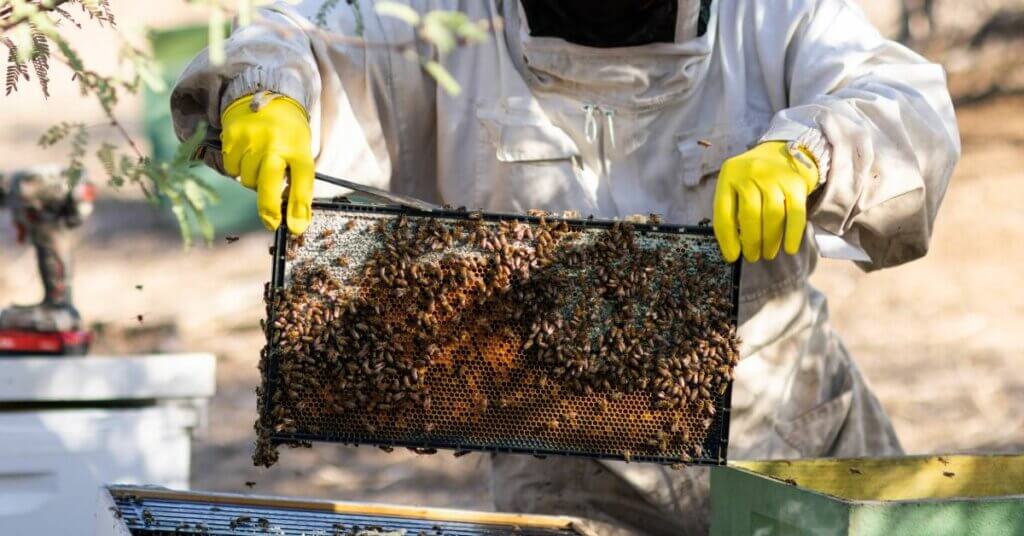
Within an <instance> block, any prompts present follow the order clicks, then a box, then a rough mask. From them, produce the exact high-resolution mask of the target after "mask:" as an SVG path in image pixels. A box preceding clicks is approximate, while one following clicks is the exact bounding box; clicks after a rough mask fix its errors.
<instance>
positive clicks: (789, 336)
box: [171, 0, 960, 535]
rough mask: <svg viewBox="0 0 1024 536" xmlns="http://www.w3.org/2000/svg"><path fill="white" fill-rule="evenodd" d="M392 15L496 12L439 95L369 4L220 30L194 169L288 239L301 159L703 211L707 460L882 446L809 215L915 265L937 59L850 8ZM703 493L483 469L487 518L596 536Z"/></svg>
mask: <svg viewBox="0 0 1024 536" xmlns="http://www.w3.org/2000/svg"><path fill="white" fill-rule="evenodd" d="M410 5H411V6H412V7H413V8H414V9H415V10H416V11H418V12H420V13H425V12H427V11H429V10H433V9H445V10H458V11H462V12H465V13H467V14H468V15H469V16H470V17H471V18H472V19H474V20H494V19H496V18H499V17H500V19H501V20H502V21H503V24H502V25H500V26H496V27H497V28H499V29H497V30H495V31H494V32H495V33H494V35H493V36H492V37H491V39H489V40H488V41H487V42H485V43H483V44H476V45H468V46H460V47H458V48H456V49H455V50H454V51H453V52H451V53H450V54H448V55H447V56H445V57H444V58H442V62H443V64H444V66H445V67H446V68H447V69H448V71H449V72H450V73H451V75H452V76H453V77H454V79H455V80H456V81H457V82H458V84H459V86H461V88H462V91H461V92H460V93H458V94H450V93H449V92H446V91H444V90H443V89H442V88H441V87H439V85H438V84H437V83H436V82H435V79H434V78H433V77H431V76H430V75H428V74H426V73H425V72H424V71H423V70H422V69H421V64H420V62H418V61H416V54H413V55H412V57H411V58H410V52H415V53H417V54H418V55H419V56H420V57H424V56H428V55H430V54H431V51H430V49H429V48H428V47H427V46H426V45H425V44H424V43H423V41H422V40H417V39H416V38H415V35H414V30H413V29H412V28H411V27H410V26H409V25H408V24H407V23H406V22H403V21H402V20H399V19H397V18H392V17H386V16H382V15H378V14H377V13H376V11H375V7H374V4H373V2H372V1H371V0H358V1H356V2H354V3H349V2H338V1H322V0H321V1H306V2H301V3H299V5H297V6H291V5H280V6H275V7H272V8H269V9H266V10H263V11H262V13H261V15H262V16H261V17H260V18H259V20H258V21H257V22H255V23H253V24H252V25H249V26H247V27H244V28H238V29H236V30H235V31H234V32H233V34H232V35H231V37H230V38H229V39H228V40H227V43H226V46H225V48H226V58H227V59H226V62H224V63H223V64H220V65H214V64H211V62H210V61H209V59H208V56H207V54H205V53H204V54H200V55H199V56H198V57H197V58H196V59H195V60H194V61H193V62H192V63H191V64H190V65H189V66H188V68H187V69H186V71H185V72H184V74H183V75H182V76H181V79H180V80H179V82H178V84H177V87H176V88H175V90H174V93H173V95H172V97H171V106H172V111H173V118H174V124H175V128H176V131H177V134H178V136H179V137H181V138H184V137H187V136H190V135H191V134H192V133H193V132H194V131H195V130H196V128H197V125H199V124H200V123H206V124H207V125H209V126H210V128H209V130H208V133H207V136H208V139H209V141H217V140H218V139H219V140H220V141H222V142H223V153H220V152H217V151H215V150H212V151H209V152H207V153H206V154H205V155H204V158H205V159H206V161H207V162H208V163H209V164H210V165H212V166H214V167H216V168H217V169H219V170H221V171H222V172H224V173H225V174H226V175H230V176H233V177H240V180H241V182H242V184H244V185H245V186H247V187H249V188H252V189H254V190H256V192H257V197H258V209H259V214H260V217H261V218H262V220H263V222H264V223H265V224H266V225H267V227H269V228H275V227H277V226H278V225H279V224H280V222H281V221H282V218H284V219H285V220H286V221H287V225H288V228H289V229H290V230H291V231H292V232H293V233H301V232H302V231H303V229H304V228H305V227H306V225H307V224H308V223H309V221H310V200H311V197H312V196H313V194H314V191H315V190H316V188H314V184H313V169H314V166H315V167H316V169H318V170H320V171H323V172H325V173H328V174H331V175H337V176H342V177H346V178H349V179H354V180H357V181H360V182H362V183H365V184H368V185H372V186H376V187H380V188H388V189H391V190H392V191H395V192H399V193H403V194H409V195H414V196H418V197H420V198H423V199H426V200H431V201H435V202H444V203H450V204H452V205H456V206H458V205H465V206H467V207H471V208H473V207H480V208H484V209H487V210H494V211H525V210H527V209H530V208H538V209H546V210H551V211H562V210H566V209H573V210H577V211H580V212H581V213H583V214H594V215H595V216H597V217H601V218H616V217H624V216H627V215H631V214H648V213H659V214H662V215H663V217H664V221H666V222H670V223H680V224H696V223H698V222H700V221H701V220H704V219H705V218H711V219H712V221H713V225H714V231H715V235H716V237H717V238H718V241H719V244H720V246H721V250H722V254H723V255H724V256H725V258H726V259H727V260H729V261H735V260H737V259H738V258H739V257H740V256H742V257H743V260H744V262H745V265H744V266H743V279H742V286H741V295H740V300H741V304H740V335H741V337H742V339H743V356H744V358H743V360H742V362H741V363H740V365H739V367H738V369H737V373H736V385H735V390H734V396H733V402H732V403H733V411H732V424H731V429H730V443H729V455H730V457H732V458H737V459H739V458H794V457H807V456H864V455H871V456H879V455H891V454H899V453H900V452H901V449H900V444H899V441H898V440H897V438H896V435H895V433H894V432H893V428H892V426H891V424H890V422H889V419H888V417H887V416H886V415H885V412H884V411H883V409H882V407H881V406H880V405H879V402H878V400H877V399H876V398H875V397H874V395H872V393H871V391H870V389H869V387H868V385H867V383H866V381H865V380H864V378H863V376H862V375H861V373H860V371H859V370H858V369H857V366H856V365H855V364H854V363H853V361H852V360H851V359H850V356H849V355H848V354H847V352H846V349H845V348H844V347H843V344H842V342H841V341H840V339H839V337H838V336H836V335H835V334H834V333H833V331H832V328H831V327H830V325H829V320H828V308H827V305H826V302H825V297H824V296H823V295H822V294H821V293H819V292H818V291H816V290H815V289H814V288H813V287H811V286H810V285H809V284H808V282H807V279H808V276H809V275H810V273H811V272H812V271H813V270H814V266H815V262H816V259H817V255H818V253H817V251H816V246H815V243H814V241H813V240H811V239H810V238H809V236H810V234H809V233H810V229H811V226H809V225H807V223H808V222H809V223H810V224H812V225H813V226H814V227H816V228H819V229H823V230H826V231H829V232H831V233H833V234H835V235H838V236H839V237H841V238H842V239H844V240H845V241H846V242H847V243H848V244H850V245H851V246H855V247H857V248H860V249H862V250H863V251H864V252H866V253H867V255H868V256H869V257H870V261H868V262H864V263H862V264H861V267H862V268H864V269H866V270H877V269H880V268H886V267H889V266H896V265H899V264H902V263H905V262H908V261H911V260H914V259H917V258H919V257H921V256H923V255H924V254H925V253H926V252H927V250H928V242H929V238H930V235H931V231H932V226H933V222H934V220H935V215H936V212H937V210H938V208H939V203H940V202H941V201H942V197H943V193H944V192H945V190H946V184H947V182H948V180H949V177H950V174H951V172H952V171H953V167H954V165H955V164H956V162H957V159H958V157H959V152H960V142H959V135H958V132H957V126H956V122H955V118H954V115H953V106H952V103H951V102H950V97H949V94H948V92H947V89H946V79H945V76H944V73H943V70H942V68H941V67H939V66H938V65H935V64H932V63H929V62H928V61H926V60H925V59H923V58H922V57H920V56H918V55H917V54H915V53H914V52H912V51H910V50H908V49H907V48H904V47H903V46H901V45H899V44H896V43H894V42H891V41H888V40H886V39H885V38H883V37H882V36H881V35H880V34H879V33H878V31H877V30H876V29H875V28H874V27H872V25H871V24H870V23H869V22H868V21H867V20H866V19H865V17H864V14H863V13H862V12H861V11H860V9H859V8H858V7H856V5H854V3H853V2H851V1H848V0H847V1H844V0H788V1H782V0H772V1H764V2H749V1H745V0H642V1H640V0H605V1H602V2H593V1H587V0H558V1H553V0H551V1H545V0H520V1H513V0H434V1H429V2H428V1H425V0H423V1H416V0H413V1H411V2H410ZM360 36H361V37H362V39H358V37H360ZM262 91H269V92H271V93H269V94H263V93H258V92H262ZM254 93H256V94H258V95H259V96H258V97H257V99H256V101H257V102H256V103H253V102H252V100H253V94H254ZM286 170H287V171H288V172H289V173H290V177H291V178H290V184H291V187H290V190H289V198H288V200H287V207H286V209H285V214H284V215H283V214H282V208H281V205H282V199H281V197H282V190H283V187H284V184H285V172H286ZM317 188H319V185H318V186H317ZM707 486H708V482H707V473H706V471H704V470H700V469H686V470H672V469H669V468H665V467H660V466H651V465H643V464H626V463H620V462H599V461H592V460H587V459H575V458H574V459H546V460H540V459H535V458H533V457H530V456H513V455H506V456H496V457H494V458H493V492H494V499H495V502H496V506H497V508H498V509H500V510H510V511H521V512H543V513H562V514H571V515H577V516H583V517H585V518H588V519H589V520H590V521H589V526H590V528H591V529H593V530H594V531H595V532H597V533H600V534H620V533H621V534H631V533H646V534H673V535H677V534H691V533H693V534H696V533H702V532H704V531H705V530H706V527H707V522H708V521H707V509H708V494H707Z"/></svg>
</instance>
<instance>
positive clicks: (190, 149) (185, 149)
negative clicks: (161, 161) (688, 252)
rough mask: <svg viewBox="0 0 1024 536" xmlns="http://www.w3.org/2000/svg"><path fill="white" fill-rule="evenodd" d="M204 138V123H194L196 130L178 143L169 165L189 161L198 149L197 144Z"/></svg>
mask: <svg viewBox="0 0 1024 536" xmlns="http://www.w3.org/2000/svg"><path fill="white" fill-rule="evenodd" d="M204 139H206V123H203V122H200V123H199V124H198V125H196V131H195V132H193V133H192V135H191V136H189V137H188V139H186V140H185V141H183V142H181V145H178V148H177V149H176V150H175V151H174V157H172V158H171V165H172V166H180V165H182V164H187V163H189V162H191V161H192V157H193V156H194V155H195V154H196V151H197V150H198V149H199V144H200V143H202V142H203V140H204Z"/></svg>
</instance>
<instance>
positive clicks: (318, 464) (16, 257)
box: [0, 2, 1024, 508]
mask: <svg viewBox="0 0 1024 536" xmlns="http://www.w3.org/2000/svg"><path fill="white" fill-rule="evenodd" d="M119 4H123V5H125V6H127V7H125V9H132V8H131V7H130V5H131V4H130V3H125V2H117V3H115V6H116V5H119ZM73 97H74V94H73V91H71V90H68V91H65V90H63V89H62V90H60V92H58V93H57V95H56V96H55V99H56V100H57V101H58V104H60V105H62V106H63V105H67V104H69V103H72V102H76V101H75V100H74V98H73ZM0 104H2V106H3V110H2V114H3V117H4V122H5V123H6V124H10V125H16V127H17V128H15V129H5V133H4V134H0V160H2V161H3V162H4V164H3V165H4V167H7V166H8V165H10V166H16V165H21V164H24V163H28V162H30V161H33V160H35V159H37V158H38V157H39V155H40V153H39V151H37V150H35V149H33V140H34V139H35V136H36V135H37V134H38V132H39V131H40V130H41V129H42V128H43V127H44V126H45V125H47V124H49V123H50V122H52V121H51V120H53V119H54V117H53V116H47V115H45V114H41V113H40V111H41V110H44V108H42V106H46V104H45V103H41V101H39V100H38V99H34V98H33V97H19V100H17V101H13V102H12V101H0ZM51 104H52V103H51ZM9 105H11V106H10V107H9ZM131 105H133V104H132V103H131V102H128V103H126V104H125V106H131ZM137 105H138V104H137V102H136V103H134V106H136V107H137ZM33 107H34V108H33ZM83 113H85V114H86V115H90V116H91V115H92V112H89V111H84V112H83ZM959 117H960V122H961V128H962V131H963V141H964V158H963V161H962V163H961V165H960V167H959V168H958V169H957V172H956V176H955V178H954V180H953V182H952V184H951V186H950V189H949V192H948V194H947V197H946V200H945V203H944V207H943V209H942V212H941V213H940V215H939V219H938V223H937V226H936V229H935V233H934V239H933V242H932V250H931V252H930V254H929V255H928V257H927V258H925V259H924V260H921V261H919V262H916V263H913V264H910V265H907V266H904V267H900V268H898V269H892V270H887V271H882V272H878V273H872V274H864V273H862V272H860V271H859V270H858V269H857V268H856V267H854V266H852V265H848V264H845V263H838V262H832V261H824V262H823V263H822V264H821V265H820V267H819V270H818V273H817V274H815V276H814V278H813V281H814V283H815V284H816V285H818V286H819V287H821V288H822V289H824V290H825V292H826V293H827V295H828V296H829V297H830V300H831V308H832V315H833V322H834V325H835V327H836V329H837V330H838V331H839V332H840V333H841V334H842V335H843V337H844V340H845V343H846V344H847V346H848V347H849V348H850V350H851V351H852V353H853V355H854V356H855V357H856V359H857V361H858V363H859V364H860V365H861V367H862V368H863V369H864V371H865V373H866V375H867V377H868V378H869V380H870V382H871V383H872V384H873V385H874V387H875V389H876V392H877V394H878V395H879V397H880V398H881V400H882V403H883V404H884V406H885V407H886V409H887V410H888V411H889V412H890V414H891V415H892V417H893V420H894V422H895V425H896V428H897V430H898V432H899V434H900V436H901V438H902V439H903V441H904V444H905V446H906V448H907V449H908V451H910V452H913V453H928V452H959V451H978V452H1013V451H1021V450H1024V375H1021V374H1020V373H1019V372H1018V371H1019V370H1020V369H1019V368H1018V367H1020V366H1021V365H1022V364H1024V358H1022V357H1021V355H1020V350H1021V348H1022V344H1021V342H1020V339H1019V337H1020V333H1021V330H1020V327H1021V326H1022V325H1024V285H1021V280H1020V273H1021V270H1020V265H1019V264H1018V263H1019V262H1024V252H1022V251H1021V250H1020V249H1019V247H1020V246H1019V245H1020V244H1024V209H1022V208H1021V203H1019V201H1018V200H1019V199H1021V198H1024V98H1006V99H1002V100H998V101H994V102H988V103H984V104H981V105H975V106H972V107H965V108H961V109H960V110H959ZM1018 196H1020V197H1018ZM117 197H118V198H117V199H114V198H108V200H106V201H104V202H103V203H102V204H101V205H100V207H99V209H98V212H97V216H96V217H95V218H94V219H93V220H92V221H91V222H90V223H89V224H88V225H87V227H86V229H85V230H84V231H83V235H82V244H81V247H80V248H79V254H78V257H77V267H76V269H77V271H76V274H75V284H76V292H77V301H78V304H79V306H80V309H81V310H82V312H83V314H84V315H86V317H87V318H88V319H90V320H91V321H93V322H97V323H100V324H101V325H102V326H103V327H104V330H105V331H104V334H103V335H102V336H101V341H100V344H99V348H98V351H102V350H104V349H105V350H109V351H114V352H117V351H127V350H146V349H160V350H167V351H171V350H175V349H187V350H189V351H209V352H213V353H215V354H216V355H217V357H218V394H217V396H216V397H215V398H214V399H213V401H212V404H211V407H210V415H209V422H210V426H209V428H208V429H207V430H205V432H204V433H203V434H202V435H201V437H199V439H198V440H197V441H196V444H195V450H194V455H195V457H194V464H193V486H194V487H195V488H197V489H209V490H223V491H248V490H249V488H248V487H246V485H245V482H247V481H255V482H256V484H255V486H254V488H253V489H254V491H257V492H261V493H278V494H287V495H301V496H319V497H331V498H336V499H353V500H356V499H358V500H371V501H389V502H402V503H419V504H429V505H442V506H459V507H480V508H487V507H489V502H490V501H489V496H488V492H487V489H486V460H484V459H483V458H482V457H481V456H478V455H469V456H466V457H462V458H458V459H455V458H453V457H452V456H451V455H450V454H447V453H442V454H439V455H436V456H416V455H414V454H412V453H408V452H404V451H396V452H394V453H392V454H384V453H382V452H380V451H378V450H376V449H373V448H368V447H361V448H342V447H337V446H333V445H322V446H317V447H315V448H313V449H300V450H286V451H284V452H283V453H282V461H281V462H280V463H279V464H278V465H277V466H275V467H274V468H272V469H269V470H266V469H257V468H254V467H253V466H252V464H251V462H250V458H249V457H250V454H251V451H252V441H253V431H252V423H253V421H254V419H255V395H254V393H253V388H254V386H255V385H256V384H257V382H258V373H257V371H256V362H257V355H258V351H259V348H260V346H261V344H262V338H261V334H260V332H259V329H258V320H259V318H260V316H261V314H262V305H261V300H260V298H261V290H262V286H263V282H264V281H266V280H267V278H268V277H269V270H270V264H269V257H268V256H267V252H266V248H267V245H268V243H269V237H268V235H266V234H264V233H254V234H251V235H247V236H243V237H242V239H241V240H239V241H238V242H235V243H231V244H229V243H227V242H225V241H223V240H220V241H217V242H216V243H214V244H213V245H212V247H209V248H205V247H197V248H193V249H192V250H191V251H188V252H184V251H183V250H182V248H181V244H180V241H179V240H178V239H177V237H176V236H175V235H174V231H173V230H172V229H170V228H169V227H167V225H166V222H165V221H164V220H162V219H161V218H158V217H156V216H154V215H153V213H152V211H150V210H149V209H148V208H147V207H145V206H143V205H142V204H141V203H140V202H138V201H137V200H135V199H133V196H131V195H119V196H117ZM129 224H130V225H129ZM3 234H4V236H3V238H0V303H7V302H9V301H12V300H13V301H22V302H24V301H30V300H34V299H36V298H37V297H38V289H37V287H36V285H35V283H34V277H35V276H34V259H33V258H32V256H31V254H30V253H29V251H28V250H27V249H25V248H21V247H17V246H15V245H14V244H13V242H12V241H11V239H10V233H9V232H7V231H4V232H3ZM136 285H142V289H141V290H138V289H137V288H136ZM138 314H142V315H144V322H143V324H142V325H141V326H140V325H139V323H138V321H137V320H136V315H138Z"/></svg>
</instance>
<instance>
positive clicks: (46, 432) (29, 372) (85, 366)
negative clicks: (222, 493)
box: [0, 354, 216, 535]
mask: <svg viewBox="0 0 1024 536" xmlns="http://www.w3.org/2000/svg"><path fill="white" fill-rule="evenodd" d="M215 368H216V361H215V359H214V356H212V355H210V354H179V355H173V354H166V355H135V356H119V357H100V356H87V357H10V358H0V438H2V439H0V534H3V535H7V534H10V535H16V534H17V535H20V534H34V535H50V534H53V535H58V534H59V535H66V534H76V535H91V534H93V527H94V526H95V517H94V516H95V506H96V502H95V496H96V489H97V487H99V486H101V485H103V484H108V483H145V484H154V485H162V486H170V487H176V488H187V487H188V485H189V464H190V457H191V440H192V437H193V435H194V434H195V433H196V432H197V431H198V430H201V429H202V428H203V425H204V421H205V416H206V402H207V399H208V398H209V397H210V396H212V395H213V393H214V389H215V377H214V371H215Z"/></svg>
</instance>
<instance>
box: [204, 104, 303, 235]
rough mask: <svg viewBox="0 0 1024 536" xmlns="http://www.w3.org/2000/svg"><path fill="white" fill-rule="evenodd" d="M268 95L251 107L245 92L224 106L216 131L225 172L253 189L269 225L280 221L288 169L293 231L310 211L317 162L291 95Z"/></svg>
mask: <svg viewBox="0 0 1024 536" xmlns="http://www.w3.org/2000/svg"><path fill="white" fill-rule="evenodd" d="M272 97H273V98H272V99H271V100H270V101H269V102H266V103H264V104H262V106H258V107H256V106H250V104H251V102H252V100H253V96H252V95H246V96H245V97H241V98H239V99H238V100H236V101H234V102H232V103H231V104H229V105H228V106H227V108H225V109H224V112H223V113H222V114H221V135H220V140H221V147H222V148H223V149H222V150H223V156H224V171H225V172H227V173H228V174H229V175H231V176H233V177H240V178H241V182H242V185H243V186H245V187H246V188H250V189H252V190H255V191H256V197H257V200H256V205H257V210H258V211H259V215H260V219H261V220H263V224H264V225H265V226H266V227H267V229H270V230H274V229H277V227H278V226H279V225H280V224H281V204H282V193H283V192H284V188H285V172H286V171H287V172H288V173H289V174H290V177H291V180H290V183H289V184H290V186H291V187H290V188H289V196H288V219H287V221H288V230H289V231H291V232H292V234H296V235H297V234H302V232H303V231H305V230H306V227H308V226H309V221H310V218H311V214H312V210H313V175H314V171H315V166H314V164H313V153H312V143H311V140H312V133H311V132H310V128H309V116H308V115H307V114H306V110H304V109H303V108H302V105H301V104H299V103H298V102H296V101H295V100H293V99H290V98H288V97H286V96H284V95H273V96H272ZM260 100H261V101H263V100H264V99H260ZM254 108H256V110H255V111H254Z"/></svg>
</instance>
